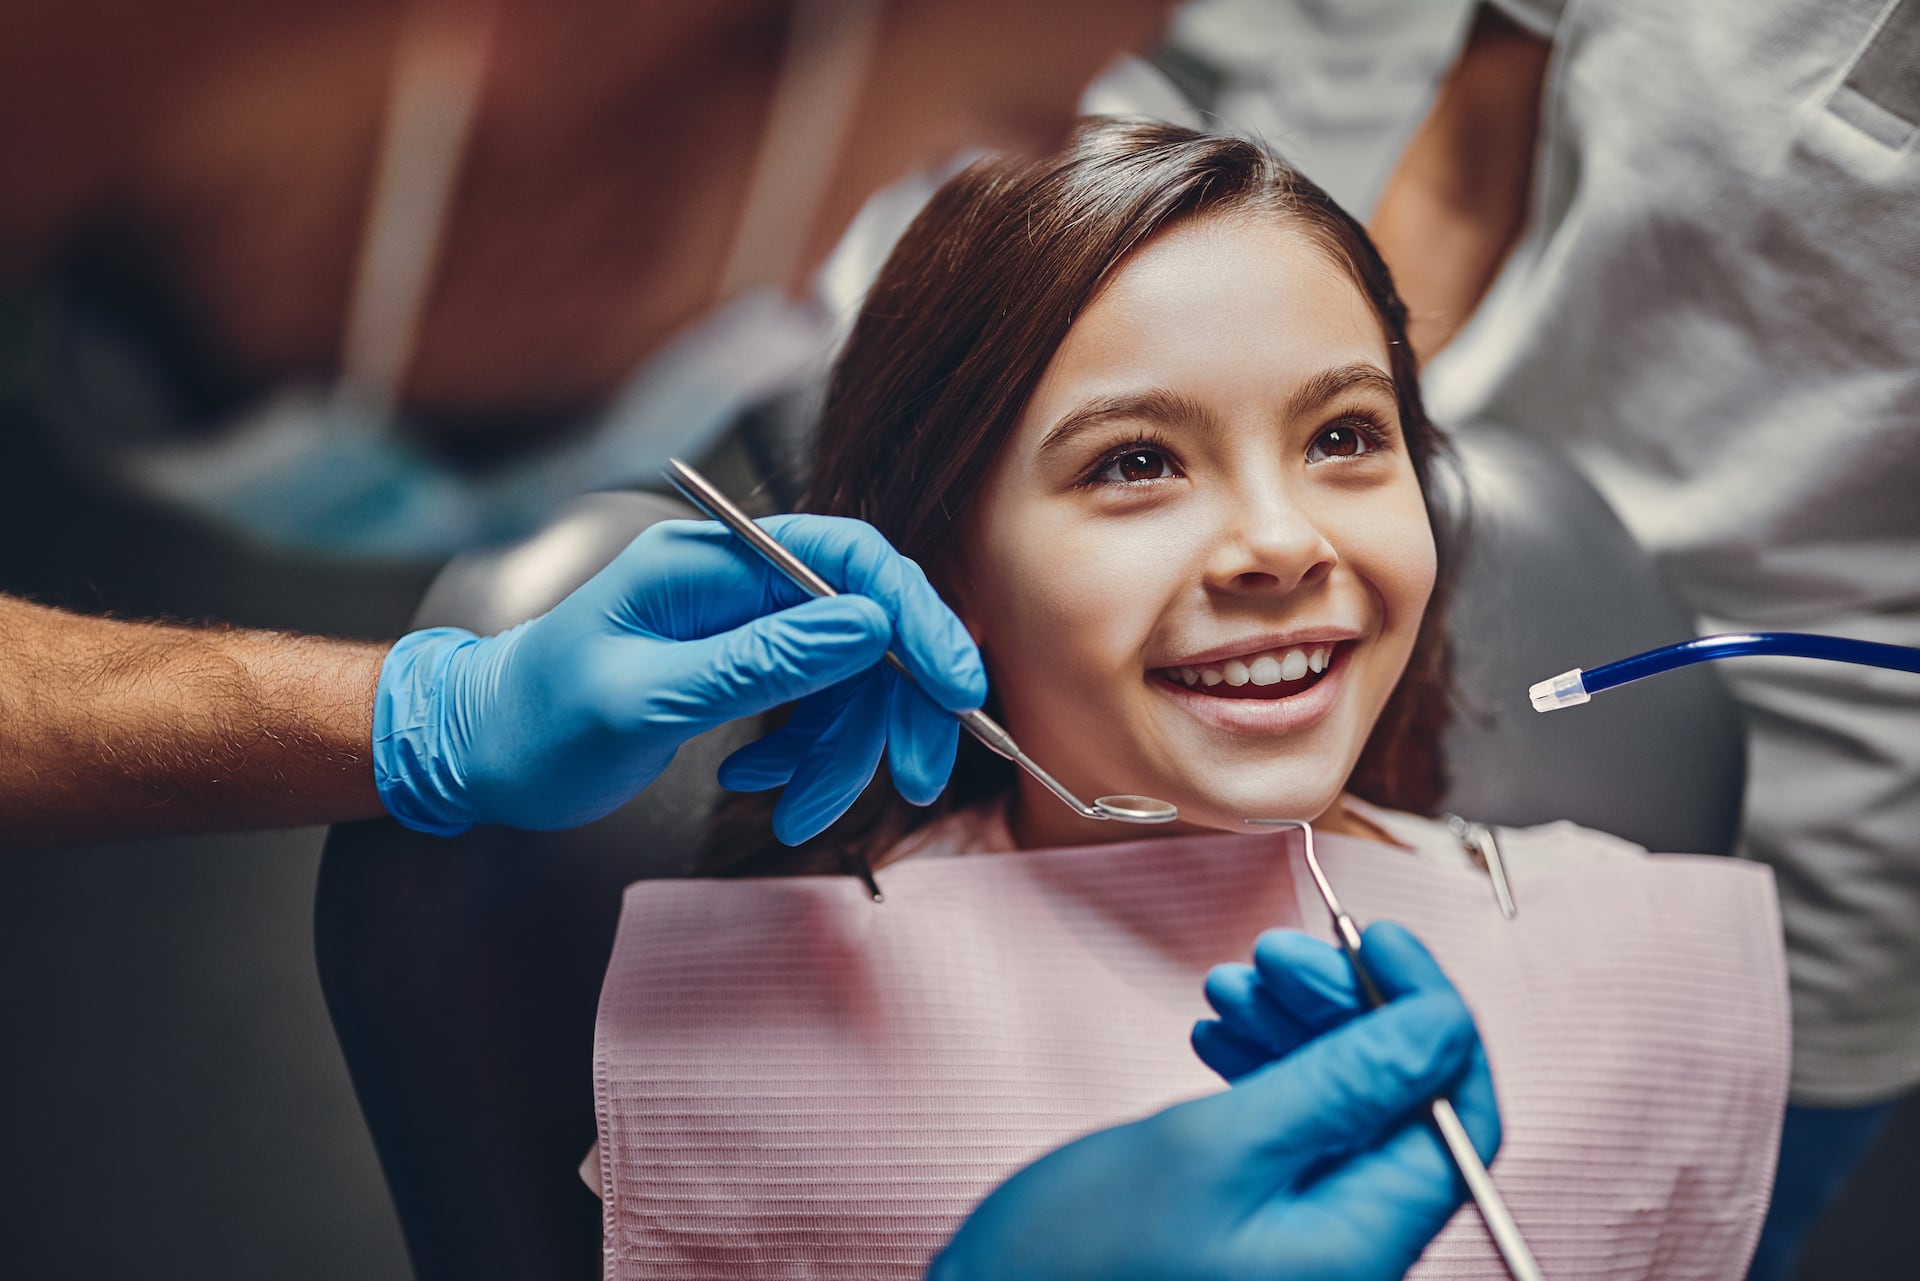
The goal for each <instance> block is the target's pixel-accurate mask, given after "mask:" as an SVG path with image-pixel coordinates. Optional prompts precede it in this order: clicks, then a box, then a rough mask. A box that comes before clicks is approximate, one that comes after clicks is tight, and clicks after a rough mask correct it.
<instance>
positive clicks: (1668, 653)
mask: <svg viewBox="0 0 1920 1281" xmlns="http://www.w3.org/2000/svg"><path fill="white" fill-rule="evenodd" d="M1757 654H1766V655H1771V656H1775V657H1780V658H1823V659H1826V660H1827V661H1829V662H1834V663H1858V664H1860V665H1862V666H1864V667H1885V668H1890V669H1892V670H1893V671H1897V672H1920V649H1913V648H1911V647H1909V646H1906V645H1882V644H1879V643H1878V642H1875V641H1860V640H1847V639H1846V638H1844V637H1840V636H1813V635H1809V634H1808V633H1806V632H1730V633H1728V634H1727V635H1724V636H1702V637H1700V638H1699V639H1698V640H1690V641H1682V642H1680V643H1679V644H1678V645H1663V646H1661V647H1660V648H1659V649H1650V650H1648V651H1647V652H1646V653H1644V654H1635V655H1634V656H1633V657H1632V658H1623V659H1621V660H1619V661H1618V662H1614V663H1608V664H1606V665H1605V666H1604V667H1596V668H1594V669H1593V670H1592V671H1582V670H1581V669H1580V668H1578V667H1576V668H1574V669H1573V670H1572V671H1570V672H1562V673H1561V674H1560V675H1558V676H1555V677H1552V678H1550V679H1548V680H1544V681H1541V682H1539V683H1538V684H1536V685H1534V686H1533V687H1532V688H1530V689H1529V690H1528V691H1527V697H1528V698H1529V699H1531V700H1532V701H1533V707H1534V710H1535V711H1539V712H1551V711H1554V710H1555V709H1557V708H1561V707H1578V706H1579V705H1580V704H1582V703H1584V702H1586V701H1587V700H1588V699H1590V698H1592V697H1593V696H1594V695H1595V694H1598V693H1599V692H1600V691H1601V690H1604V689H1612V688H1613V687H1614V686H1616V685H1625V684H1627V683H1628V682H1630V681H1637V680H1643V679H1645V678H1646V677H1648V676H1658V675H1659V674H1660V673H1662V672H1670V671H1672V670H1674V669H1675V668H1676V667H1688V666H1691V665H1692V664H1694V663H1704V662H1707V661H1709V660H1711V659H1716V658H1743V657H1747V656H1750V655H1757Z"/></svg>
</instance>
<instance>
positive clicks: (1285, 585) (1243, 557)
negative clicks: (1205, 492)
mask: <svg viewBox="0 0 1920 1281" xmlns="http://www.w3.org/2000/svg"><path fill="white" fill-rule="evenodd" d="M1225 504H1226V505H1225V508H1224V509H1223V512H1222V519H1221V522H1220V530H1219V535H1218V538H1217V541H1216V543H1215V545H1214V550H1213V554H1212V564H1211V567H1210V571H1209V573H1208V579H1209V582H1210V584H1211V585H1213V586H1217V587H1219V588H1222V589H1224V590H1228V591H1238V592H1280V593H1285V592H1291V591H1293V590H1294V589H1296V588H1298V587H1301V586H1304V585H1306V584H1308V583H1311V582H1314V581H1317V580H1319V579H1321V578H1324V577H1326V575H1327V574H1328V573H1330V572H1331V571H1332V569H1333V567H1334V566H1335V565H1337V564H1339V562H1340V553H1339V552H1338V551H1336V550H1335V548H1334V545H1333V543H1332V541H1331V540H1330V539H1329V538H1328V537H1327V536H1326V533H1325V531H1323V530H1322V529H1321V528H1320V525H1319V523H1318V522H1316V521H1315V520H1314V519H1313V518H1312V514H1311V513H1309V512H1308V511H1306V510H1305V509H1304V508H1302V507H1301V506H1300V505H1299V504H1297V503H1295V502H1293V501H1291V500H1290V498H1289V497H1288V495H1286V494H1285V493H1283V492H1279V491H1278V490H1268V491H1266V492H1264V493H1252V492H1249V491H1247V490H1240V491H1238V492H1236V493H1235V494H1233V495H1232V496H1231V497H1228V498H1226V499H1225Z"/></svg>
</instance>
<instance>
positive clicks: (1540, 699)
mask: <svg viewBox="0 0 1920 1281" xmlns="http://www.w3.org/2000/svg"><path fill="white" fill-rule="evenodd" d="M1527 697H1528V698H1530V699H1532V700H1533V710H1534V711H1536V712H1552V711H1558V710H1559V709H1560V708H1562V707H1578V706H1580V704H1582V703H1584V702H1586V701H1588V700H1589V699H1591V698H1592V697H1593V695H1591V694H1589V693H1587V687H1586V685H1585V683H1583V682H1582V681H1581V679H1580V669H1579V668H1577V667H1576V668H1574V669H1573V670H1572V671H1570V672H1561V673H1560V674H1559V675H1558V676H1555V677H1553V678H1552V679H1551V680H1544V681H1541V682H1540V683H1539V684H1537V685H1534V686H1532V687H1530V688H1529V689H1528V690H1527Z"/></svg>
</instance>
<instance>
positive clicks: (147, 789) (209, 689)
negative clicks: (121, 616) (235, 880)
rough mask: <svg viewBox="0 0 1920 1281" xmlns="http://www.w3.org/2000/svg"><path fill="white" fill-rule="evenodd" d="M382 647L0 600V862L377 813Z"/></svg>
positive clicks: (378, 806)
mask: <svg viewBox="0 0 1920 1281" xmlns="http://www.w3.org/2000/svg"><path fill="white" fill-rule="evenodd" d="M387 648H388V647H387V646H386V645H378V644H366V643H360V642H350V641H335V640H324V639H320V638H316V637H308V636H298V635H289V634H285V633H276V632H257V631H240V630H235V629H230V628H220V627H191V626H182V625H177V624H169V623H132V622H122V621H118V620H114V619H105V618H90V617H85V616H81V615H76V614H70V613H66V612H63V611H60V610H55V609H49V608H46V607H44V606H40V605H35V604H31V603H29V602H26V601H22V600H18V599H15V598H12V597H7V596H0V850H9V849H12V850H18V849H29V848H34V847H37V846H44V845H60V844H66V843H69V842H74V841H81V840H92V839H102V838H108V837H116V836H135V835H150V834H159V833H163V832H182V831H219V830H233V829H240V828H254V827H295V826H301V825H305V824H309V823H325V822H338V821H345V820H350V819H356V818H367V817H372V816H374V815H378V814H381V813H384V812H385V811H384V810H383V809H382V807H381V805H380V799H379V796H378V794H377V792H376V791H375V789H374V783H373V765H372V757H371V744H372V738H373V696H374V689H375V686H376V685H377V683H378V681H379V675H380V663H381V660H382V659H383V658H384V657H385V654H386V650H387Z"/></svg>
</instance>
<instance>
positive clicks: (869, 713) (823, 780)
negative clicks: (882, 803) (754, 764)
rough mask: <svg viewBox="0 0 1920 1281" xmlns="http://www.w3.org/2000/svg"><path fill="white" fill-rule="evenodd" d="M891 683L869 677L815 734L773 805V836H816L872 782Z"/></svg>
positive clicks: (794, 841) (795, 840) (794, 840)
mask: <svg viewBox="0 0 1920 1281" xmlns="http://www.w3.org/2000/svg"><path fill="white" fill-rule="evenodd" d="M886 699H887V693H886V685H885V683H884V682H882V681H880V680H878V679H874V678H871V677H870V678H868V679H866V680H861V681H856V682H854V683H853V688H852V691H851V696H850V697H849V698H847V699H846V701H845V702H844V703H842V704H841V706H840V709H839V712H838V713H837V714H836V715H835V716H834V717H833V719H832V720H831V721H829V722H827V723H826V724H825V725H823V726H822V727H821V729H820V732H819V733H818V734H816V735H815V737H814V739H813V742H812V744H811V745H810V746H809V747H808V748H807V751H806V754H805V755H804V756H803V757H801V759H800V762H799V764H798V765H797V766H796V767H795V768H794V771H793V779H792V781H791V782H789V783H788V784H787V790H786V791H784V792H782V793H781V795H780V803H779V804H778V805H776V806H774V809H773V834H774V835H775V836H777V837H779V838H780V839H781V840H782V841H784V842H786V843H787V844H788V845H798V844H800V843H801V842H802V841H807V840H811V839H812V838H813V837H815V836H818V835H819V834H820V833H821V832H824V831H826V830H827V828H828V827H829V826H831V825H832V823H833V821H834V820H835V819H837V818H839V817H840V816H841V815H842V814H844V813H846V812H847V807H848V806H850V805H852V804H853V803H854V801H855V800H857V799H858V798H859V796H860V793H861V792H863V791H865V790H866V787H867V784H868V783H871V782H872V781H873V775H874V771H875V770H877V769H879V768H880V755H881V752H882V751H883V750H884V749H885V747H886V723H887V722H886Z"/></svg>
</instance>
